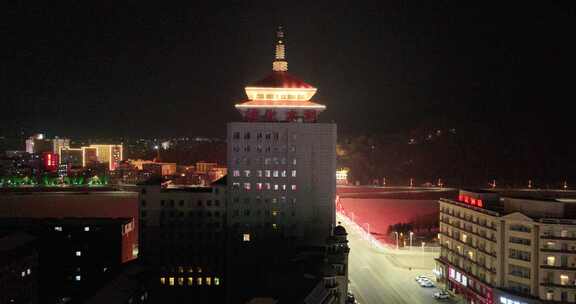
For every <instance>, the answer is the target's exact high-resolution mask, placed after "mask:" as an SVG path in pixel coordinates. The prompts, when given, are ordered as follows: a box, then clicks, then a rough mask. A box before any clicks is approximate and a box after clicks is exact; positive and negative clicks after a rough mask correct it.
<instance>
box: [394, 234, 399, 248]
mask: <svg viewBox="0 0 576 304" xmlns="http://www.w3.org/2000/svg"><path fill="white" fill-rule="evenodd" d="M394 234H395V235H396V249H398V231H394Z"/></svg>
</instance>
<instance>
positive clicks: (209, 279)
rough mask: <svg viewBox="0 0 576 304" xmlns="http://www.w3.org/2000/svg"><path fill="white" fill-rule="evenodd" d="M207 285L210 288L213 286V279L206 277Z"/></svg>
mask: <svg viewBox="0 0 576 304" xmlns="http://www.w3.org/2000/svg"><path fill="white" fill-rule="evenodd" d="M206 285H208V286H210V285H212V278H211V277H206Z"/></svg>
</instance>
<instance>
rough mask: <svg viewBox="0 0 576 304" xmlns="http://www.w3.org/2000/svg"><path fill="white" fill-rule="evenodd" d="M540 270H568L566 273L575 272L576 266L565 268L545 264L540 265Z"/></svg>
mask: <svg viewBox="0 0 576 304" xmlns="http://www.w3.org/2000/svg"><path fill="white" fill-rule="evenodd" d="M540 268H543V269H551V270H568V271H574V270H576V266H568V265H566V266H550V265H547V264H543V265H540Z"/></svg>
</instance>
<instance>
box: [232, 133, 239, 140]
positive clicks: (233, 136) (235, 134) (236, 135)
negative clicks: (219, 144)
mask: <svg viewBox="0 0 576 304" xmlns="http://www.w3.org/2000/svg"><path fill="white" fill-rule="evenodd" d="M232 138H233V139H240V132H234V134H232Z"/></svg>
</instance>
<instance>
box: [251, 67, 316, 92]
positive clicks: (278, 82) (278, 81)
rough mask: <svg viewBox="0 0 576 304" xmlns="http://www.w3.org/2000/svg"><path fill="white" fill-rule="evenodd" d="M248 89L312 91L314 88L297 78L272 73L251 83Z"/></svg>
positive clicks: (280, 72) (286, 74) (284, 73)
mask: <svg viewBox="0 0 576 304" xmlns="http://www.w3.org/2000/svg"><path fill="white" fill-rule="evenodd" d="M248 87H260V88H291V89H313V88H314V87H313V86H312V85H310V84H308V83H306V82H304V81H302V80H300V79H299V78H297V77H295V76H293V75H291V74H289V73H288V72H283V71H273V72H272V73H270V74H269V75H268V76H266V77H264V78H262V79H260V80H258V81H255V82H252V83H250V84H249V85H248Z"/></svg>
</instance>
